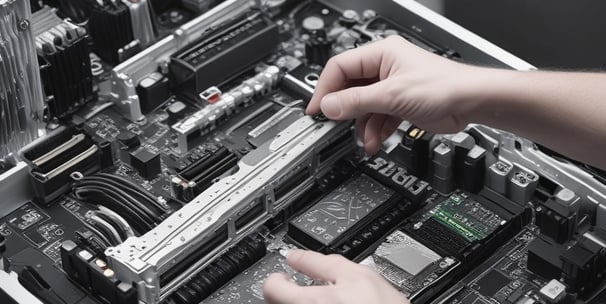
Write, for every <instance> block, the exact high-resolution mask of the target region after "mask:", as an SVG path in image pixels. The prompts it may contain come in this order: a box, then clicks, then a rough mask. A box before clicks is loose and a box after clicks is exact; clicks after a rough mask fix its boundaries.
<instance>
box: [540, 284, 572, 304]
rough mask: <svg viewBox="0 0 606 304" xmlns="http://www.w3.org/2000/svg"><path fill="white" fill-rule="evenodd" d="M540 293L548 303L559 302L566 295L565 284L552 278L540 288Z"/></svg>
mask: <svg viewBox="0 0 606 304" xmlns="http://www.w3.org/2000/svg"><path fill="white" fill-rule="evenodd" d="M540 294H541V297H543V298H544V299H545V300H547V301H548V302H549V303H560V301H561V300H562V299H564V297H565V296H566V286H564V284H562V283H561V282H560V281H558V280H555V279H554V280H551V281H549V283H547V285H545V286H543V287H542V288H541V290H540Z"/></svg>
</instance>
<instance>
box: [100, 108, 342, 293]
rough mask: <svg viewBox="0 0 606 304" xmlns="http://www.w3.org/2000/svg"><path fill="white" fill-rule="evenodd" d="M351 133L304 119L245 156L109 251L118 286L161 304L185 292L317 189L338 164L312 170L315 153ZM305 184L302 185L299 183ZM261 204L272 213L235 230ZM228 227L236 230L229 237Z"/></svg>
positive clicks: (265, 214)
mask: <svg viewBox="0 0 606 304" xmlns="http://www.w3.org/2000/svg"><path fill="white" fill-rule="evenodd" d="M346 129H349V125H348V124H344V123H336V122H316V121H314V120H313V119H312V118H310V117H302V118H300V119H299V120H297V121H296V122H295V123H293V124H292V125H291V126H289V127H288V128H286V129H285V130H284V131H282V132H280V133H279V134H278V135H276V137H275V138H274V139H273V140H272V141H268V142H267V143H266V144H264V145H263V146H261V147H259V148H257V149H255V150H253V151H251V152H249V153H248V154H247V155H245V156H244V157H243V158H242V159H241V160H240V161H239V162H238V167H239V170H238V171H237V172H235V173H234V174H232V175H230V176H226V177H224V178H222V179H221V180H219V181H218V182H217V183H215V184H214V185H212V186H211V187H210V188H208V189H206V191H204V192H202V193H201V194H200V195H199V196H197V197H196V198H195V199H194V200H193V201H192V202H190V203H189V204H187V205H185V206H183V207H182V208H181V209H180V210H179V211H178V212H175V213H173V214H172V215H171V216H169V217H168V218H166V219H165V220H164V221H163V222H162V223H161V224H160V225H158V226H157V227H156V228H154V229H153V230H152V231H150V232H148V233H147V234H145V235H144V236H141V237H139V238H129V239H127V240H126V241H125V242H124V243H122V244H120V245H119V246H116V247H110V248H108V249H107V250H106V252H105V253H106V255H107V257H108V259H109V264H110V265H111V266H112V268H113V269H114V270H115V271H116V274H117V276H118V278H119V279H120V280H123V281H129V282H142V281H145V282H147V283H146V284H144V287H141V288H145V290H141V291H140V295H142V296H141V297H140V300H141V301H144V302H146V303H155V302H157V301H158V299H160V298H163V297H165V296H166V295H167V294H168V293H169V291H170V290H173V289H174V288H176V287H177V286H179V285H180V284H181V283H182V282H183V280H184V278H185V277H187V276H190V275H192V274H193V273H195V272H196V270H197V269H198V267H199V266H200V265H202V264H203V263H205V262H207V261H209V260H211V259H212V254H213V253H216V252H218V251H220V250H222V249H223V248H225V247H226V246H228V245H229V244H230V243H231V242H237V241H239V240H240V239H242V238H243V236H244V235H245V234H247V233H249V232H250V231H251V230H252V229H255V228H256V227H258V225H259V224H260V223H262V222H264V221H265V220H267V219H268V216H269V214H270V212H271V213H277V212H279V211H281V209H283V208H285V207H286V204H285V203H286V202H288V200H290V199H292V198H293V197H296V195H294V196H293V193H300V191H302V190H303V189H309V187H310V186H311V184H312V182H313V175H311V173H312V172H321V171H322V170H323V169H322V168H323V167H324V166H330V165H332V164H333V163H334V161H336V160H337V158H335V159H334V160H333V162H332V163H331V162H330V161H326V162H323V163H319V164H318V163H315V164H316V165H319V166H320V167H319V168H316V169H313V170H312V169H311V168H309V166H311V165H312V160H313V159H315V158H314V155H315V153H317V152H318V151H321V150H322V149H324V148H325V147H326V145H329V144H330V142H331V141H330V139H331V138H333V137H334V136H337V135H339V134H342V132H343V131H344V130H346ZM324 170H325V169H324ZM301 176H303V177H304V178H303V179H299V178H300V177H301ZM295 178H296V179H297V183H296V186H295V187H290V186H289V188H288V189H289V191H283V190H280V187H281V186H282V185H284V184H287V183H288V182H289V181H290V180H292V179H295ZM268 192H269V194H267V193H268ZM280 193H282V194H280ZM263 198H268V200H271V203H270V204H265V205H263V206H265V207H264V208H271V209H270V210H267V209H266V210H265V211H264V212H262V213H261V215H260V216H258V217H257V218H256V219H251V220H249V221H248V222H246V223H245V224H244V223H240V227H241V228H240V229H236V228H235V224H236V222H237V221H238V219H237V218H233V217H234V215H235V214H237V212H238V211H239V210H241V209H244V208H247V207H250V204H251V203H252V202H255V201H257V200H259V199H261V201H263ZM242 216H243V215H242ZM230 219H233V220H230ZM228 226H231V227H232V228H230V229H229V230H227V229H226V228H227V227H228ZM221 227H224V228H221ZM222 229H223V230H222ZM216 231H226V233H224V234H221V233H218V232H216ZM215 232H216V233H215ZM227 232H229V235H228V234H227ZM227 240H230V242H228V241H227ZM139 244H145V245H142V246H140V245H139ZM201 248H205V249H204V250H201ZM192 257H194V258H192ZM177 266H178V267H177ZM169 270H170V272H171V273H172V272H174V271H177V273H178V274H179V275H178V276H177V277H175V278H174V279H167V277H166V273H167V271H169ZM168 278H170V276H169V277H168ZM141 286H143V285H141Z"/></svg>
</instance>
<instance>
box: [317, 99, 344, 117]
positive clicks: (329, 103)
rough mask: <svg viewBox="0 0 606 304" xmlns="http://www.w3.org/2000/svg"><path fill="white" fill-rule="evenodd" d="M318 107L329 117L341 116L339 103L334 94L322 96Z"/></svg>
mask: <svg viewBox="0 0 606 304" xmlns="http://www.w3.org/2000/svg"><path fill="white" fill-rule="evenodd" d="M320 107H321V108H322V112H323V113H324V115H326V116H327V117H329V118H338V117H340V116H341V103H340V102H339V98H338V97H337V96H336V95H326V96H324V98H322V103H321V105H320Z"/></svg>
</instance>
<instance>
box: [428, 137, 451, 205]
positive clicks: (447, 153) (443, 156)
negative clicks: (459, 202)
mask: <svg viewBox="0 0 606 304" xmlns="http://www.w3.org/2000/svg"><path fill="white" fill-rule="evenodd" d="M432 155H433V159H432V165H433V166H432V168H433V178H432V186H433V187H434V189H436V191H438V192H440V193H444V194H448V193H451V192H452V191H453V190H454V173H453V165H452V162H453V157H454V152H453V151H452V149H451V148H450V147H448V145H446V144H444V143H440V144H439V145H437V146H436V147H435V148H434V149H433V153H432Z"/></svg>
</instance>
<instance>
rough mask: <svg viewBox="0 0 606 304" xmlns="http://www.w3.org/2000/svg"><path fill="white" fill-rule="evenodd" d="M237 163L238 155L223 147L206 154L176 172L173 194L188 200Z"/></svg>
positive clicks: (173, 181)
mask: <svg viewBox="0 0 606 304" xmlns="http://www.w3.org/2000/svg"><path fill="white" fill-rule="evenodd" d="M237 163H238V157H237V156H236V155H235V154H234V153H232V152H230V151H229V150H227V149H226V148H224V147H223V148H220V149H219V150H217V151H216V152H214V153H209V154H206V155H205V156H204V157H202V158H201V159H199V160H197V161H196V162H195V163H193V164H191V165H189V166H188V167H187V168H185V169H183V170H181V171H180V172H178V173H177V176H175V177H174V178H173V180H172V185H173V191H174V194H175V195H176V196H177V198H179V199H181V200H184V201H190V200H191V199H193V198H194V197H195V196H196V195H198V194H200V193H201V192H202V191H204V190H206V189H207V188H208V187H210V186H211V185H212V184H213V181H214V180H215V179H217V178H218V177H220V176H221V175H223V174H225V173H226V172H228V171H229V170H230V169H232V168H234V167H235V165H236V164H237Z"/></svg>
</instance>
